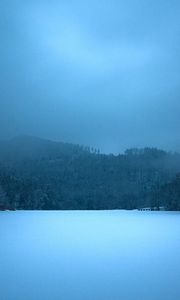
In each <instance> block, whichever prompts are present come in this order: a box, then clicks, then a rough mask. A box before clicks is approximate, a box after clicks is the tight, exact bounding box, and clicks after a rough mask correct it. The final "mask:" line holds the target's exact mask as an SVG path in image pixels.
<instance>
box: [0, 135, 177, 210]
mask: <svg viewBox="0 0 180 300" xmlns="http://www.w3.org/2000/svg"><path fill="white" fill-rule="evenodd" d="M179 172H180V154H177V153H174V154H173V153H167V152H165V151H162V150H158V149H156V148H145V149H129V150H127V151H126V152H125V153H124V154H121V155H117V156H114V155H105V154H100V153H99V151H98V150H96V149H90V148H89V147H83V146H79V145H73V144H66V143H60V142H52V141H48V140H43V139H39V138H35V137H27V136H26V137H18V138H14V139H12V140H7V141H1V142H0V207H3V206H4V207H12V208H15V209H122V208H123V209H134V208H140V207H146V206H148V207H149V206H151V207H152V208H154V207H155V208H157V209H158V208H159V207H160V206H164V207H165V208H166V209H173V210H178V209H180V197H179V194H178V193H179V181H178V178H179V177H178V176H177V174H178V173H179ZM174 181H175V183H176V184H174V185H173V182H174ZM171 182H172V183H171ZM172 185H173V186H175V191H174V196H173V197H174V198H173V199H171V198H172V196H171V197H168V196H167V195H168V194H169V189H170V188H171V189H172ZM168 187H169V188H168ZM165 191H166V192H165ZM176 191H177V193H176ZM164 193H165V194H164Z"/></svg>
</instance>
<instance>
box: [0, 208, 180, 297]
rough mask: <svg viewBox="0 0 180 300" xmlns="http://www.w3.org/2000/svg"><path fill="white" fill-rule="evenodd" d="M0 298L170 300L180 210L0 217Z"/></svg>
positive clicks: (179, 292)
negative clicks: (179, 211)
mask: <svg viewBox="0 0 180 300" xmlns="http://www.w3.org/2000/svg"><path fill="white" fill-rule="evenodd" d="M0 299H1V300H178V299H180V213H178V212H177V213H175V212H140V211H94V212H93V211H64V212H63V211H15V212H0Z"/></svg>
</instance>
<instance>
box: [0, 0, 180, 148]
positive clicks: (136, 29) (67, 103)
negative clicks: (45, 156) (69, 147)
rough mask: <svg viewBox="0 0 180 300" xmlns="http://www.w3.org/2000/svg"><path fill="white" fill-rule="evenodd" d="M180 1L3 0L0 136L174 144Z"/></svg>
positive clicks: (114, 144)
mask: <svg viewBox="0 0 180 300" xmlns="http://www.w3.org/2000/svg"><path fill="white" fill-rule="evenodd" d="M179 15H180V2H179V1H176V0H172V1H162V0H159V1H155V0H152V1H150V0H147V1H144V2H143V1H140V0H139V1H137V0H127V1H119V0H111V1H95V0H92V1H82V0H81V1H80V0H78V1H75V0H71V1H56V0H52V1H42V0H39V1H38V0H37V1H34V0H33V1H22V0H13V1H12V0H11V1H10V0H6V1H5V0H2V1H1V3H0V37H1V42H0V138H1V139H4V138H11V137H13V136H16V135H36V136H40V137H43V138H48V139H52V140H57V141H64V142H72V143H79V144H85V145H91V146H93V147H98V148H100V149H101V151H102V152H106V153H109V152H114V153H118V152H121V151H123V150H125V149H126V148H129V147H144V146H154V147H159V148H162V149H165V150H177V151H179V150H180V139H179V131H180V122H179V115H180V99H179V96H180V88H179V80H180V51H179V49H180V40H179V28H180V19H179Z"/></svg>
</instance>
